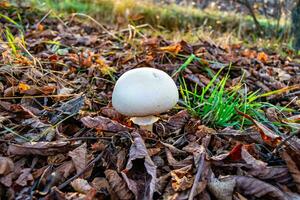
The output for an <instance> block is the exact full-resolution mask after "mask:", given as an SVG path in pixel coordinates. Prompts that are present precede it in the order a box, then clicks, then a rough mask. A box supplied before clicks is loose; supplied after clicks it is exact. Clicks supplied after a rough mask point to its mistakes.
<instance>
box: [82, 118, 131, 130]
mask: <svg viewBox="0 0 300 200" xmlns="http://www.w3.org/2000/svg"><path fill="white" fill-rule="evenodd" d="M81 121H82V123H83V124H84V125H85V126H87V127H88V128H95V129H97V130H100V131H109V132H119V131H129V130H130V129H129V128H128V127H126V126H124V125H122V124H120V123H118V122H116V121H113V120H111V119H109V118H106V117H102V116H98V117H94V118H93V117H90V116H87V117H84V118H82V119H81Z"/></svg>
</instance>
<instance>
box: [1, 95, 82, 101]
mask: <svg viewBox="0 0 300 200" xmlns="http://www.w3.org/2000/svg"><path fill="white" fill-rule="evenodd" d="M76 95H78V94H53V95H38V96H21V97H15V96H14V97H0V100H5V99H23V98H24V99H32V98H51V97H71V96H76Z"/></svg>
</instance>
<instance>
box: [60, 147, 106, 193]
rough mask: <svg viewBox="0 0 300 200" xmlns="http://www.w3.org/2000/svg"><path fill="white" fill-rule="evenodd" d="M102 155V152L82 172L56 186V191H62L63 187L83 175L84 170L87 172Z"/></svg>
mask: <svg viewBox="0 0 300 200" xmlns="http://www.w3.org/2000/svg"><path fill="white" fill-rule="evenodd" d="M102 155H103V151H102V152H101V153H100V154H99V155H98V156H97V157H96V158H95V159H94V160H92V161H91V162H90V163H89V164H88V165H87V166H86V167H85V168H84V169H83V170H81V172H79V173H78V174H76V175H74V176H72V177H71V178H69V179H68V180H66V181H65V182H63V183H62V184H60V185H59V186H58V189H60V190H61V189H63V188H64V187H66V186H67V185H69V184H70V183H71V182H72V181H73V180H75V179H76V178H78V177H79V176H81V175H82V174H84V173H85V171H86V170H88V169H89V168H90V167H91V166H92V165H93V164H94V163H96V162H97V161H99V160H100V159H101V157H102Z"/></svg>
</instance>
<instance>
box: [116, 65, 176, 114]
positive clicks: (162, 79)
mask: <svg viewBox="0 0 300 200" xmlns="http://www.w3.org/2000/svg"><path fill="white" fill-rule="evenodd" d="M178 96H179V95H178V90H177V87H176V84H175V82H174V81H173V79H172V78H171V77H170V76H169V75H168V74H167V73H165V72H163V71H161V70H158V69H154V68H148V67H142V68H137V69H132V70H129V71H127V72H125V73H124V74H123V75H122V76H121V77H120V78H119V79H118V81H117V82H116V85H115V87H114V90H113V94H112V104H113V107H114V108H115V109H116V110H117V111H118V112H120V113H121V114H123V115H126V116H130V117H140V116H148V115H155V114H159V113H162V112H165V111H167V110H169V109H171V108H172V107H173V106H175V104H176V103H177V101H178Z"/></svg>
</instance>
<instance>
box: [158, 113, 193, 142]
mask: <svg viewBox="0 0 300 200" xmlns="http://www.w3.org/2000/svg"><path fill="white" fill-rule="evenodd" d="M189 118H190V116H189V114H188V112H187V111H186V110H182V111H180V112H178V113H177V114H175V115H173V116H171V117H170V118H169V119H168V121H167V122H164V121H163V122H160V121H159V122H156V123H154V130H156V133H157V134H159V135H162V136H168V135H169V134H171V133H176V132H179V131H180V130H181V129H182V128H183V127H184V126H185V124H186V123H187V122H188V120H189Z"/></svg>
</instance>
